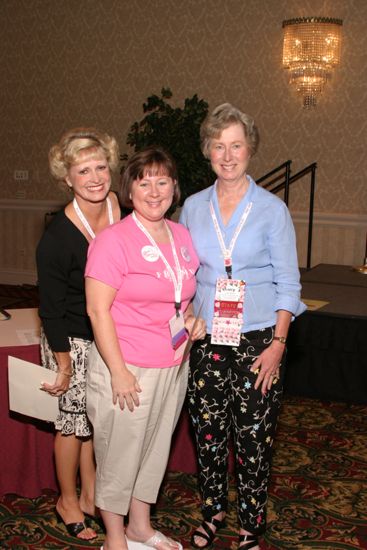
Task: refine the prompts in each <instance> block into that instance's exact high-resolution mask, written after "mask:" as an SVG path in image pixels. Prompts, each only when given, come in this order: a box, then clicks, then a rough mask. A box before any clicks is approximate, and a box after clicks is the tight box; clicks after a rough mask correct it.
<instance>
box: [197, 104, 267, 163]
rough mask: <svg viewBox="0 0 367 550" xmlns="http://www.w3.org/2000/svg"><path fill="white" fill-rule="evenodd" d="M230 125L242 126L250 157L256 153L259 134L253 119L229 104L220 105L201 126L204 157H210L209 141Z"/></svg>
mask: <svg viewBox="0 0 367 550" xmlns="http://www.w3.org/2000/svg"><path fill="white" fill-rule="evenodd" d="M232 124H242V126H243V131H244V133H245V136H246V141H247V144H248V146H249V148H250V152H251V156H252V155H254V154H255V153H256V151H257V148H258V145H259V132H258V130H257V127H256V126H255V122H254V119H253V118H252V117H251V116H249V115H247V114H246V113H243V112H242V111H240V110H239V109H237V107H234V106H233V105H231V104H230V103H222V105H218V107H216V108H215V109H214V111H213V112H212V113H210V114H209V115H208V116H207V117H206V119H205V120H204V122H203V123H202V125H201V128H200V138H201V150H202V152H203V155H204V157H206V158H209V157H210V144H211V140H212V139H213V138H214V139H215V138H218V137H219V136H220V134H221V133H222V131H223V130H225V129H226V128H228V127H229V126H231V125H232Z"/></svg>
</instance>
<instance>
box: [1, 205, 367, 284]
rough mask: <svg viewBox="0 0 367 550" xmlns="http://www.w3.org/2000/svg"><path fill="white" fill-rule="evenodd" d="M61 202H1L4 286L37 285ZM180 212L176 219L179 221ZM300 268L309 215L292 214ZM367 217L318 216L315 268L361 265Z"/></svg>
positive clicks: (351, 215) (303, 261)
mask: <svg viewBox="0 0 367 550" xmlns="http://www.w3.org/2000/svg"><path fill="white" fill-rule="evenodd" d="M64 204H65V201H61V200H27V199H0V211H1V216H0V234H1V235H2V239H1V240H0V283H2V284H35V283H36V281H37V271H36V265H35V258H34V256H35V249H36V246H37V243H38V241H39V239H40V237H41V235H42V232H43V227H44V217H45V214H46V213H47V212H52V211H55V210H60V208H62V207H63V206H64ZM178 215H179V212H177V211H176V213H175V215H174V218H175V219H177V218H178ZM291 215H292V218H293V222H294V226H295V230H296V235H297V250H298V260H299V265H300V267H305V266H306V259H307V230H308V212H304V211H302V212H301V211H292V212H291ZM366 230H367V215H366V214H342V213H331V212H324V213H323V212H315V213H314V225H313V238H312V257H311V266H315V265H317V264H319V263H329V264H339V265H360V264H361V263H362V261H363V259H364V253H365V245H366Z"/></svg>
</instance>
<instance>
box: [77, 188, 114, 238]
mask: <svg viewBox="0 0 367 550" xmlns="http://www.w3.org/2000/svg"><path fill="white" fill-rule="evenodd" d="M106 203H107V211H108V221H109V222H110V225H112V224H113V213H112V204H111V201H110V199H109V197H107V198H106ZM73 207H74V210H75V212H76V214H77V216H78V218H79V219H80V221H81V222H82V224H83V225H84V227H85V229H86V230H87V232H88V234H89V235H90V236H91V237H92V239H94V238H95V236H96V235H95V233H94V231H93V229H92V228H91V226H90V225H89V223H88V220H87V218H86V217H85V216H84V214H83V212H82V211H81V210H80V208H79V204H78V202H77V200H76V199H74V200H73Z"/></svg>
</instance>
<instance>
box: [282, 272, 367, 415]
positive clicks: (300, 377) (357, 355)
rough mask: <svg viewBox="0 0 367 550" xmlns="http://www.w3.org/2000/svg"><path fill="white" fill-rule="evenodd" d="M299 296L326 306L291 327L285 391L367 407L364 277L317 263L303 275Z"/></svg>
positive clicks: (366, 290) (366, 296)
mask: <svg viewBox="0 0 367 550" xmlns="http://www.w3.org/2000/svg"><path fill="white" fill-rule="evenodd" d="M301 281H302V298H304V299H312V300H322V301H325V302H328V303H327V304H326V305H324V306H323V307H321V308H320V309H318V310H315V311H307V312H305V313H304V314H303V315H301V316H300V317H298V318H297V319H296V320H295V321H294V322H293V323H292V326H291V328H290V332H289V339H288V342H289V345H288V361H287V365H288V367H287V373H286V378H285V392H286V393H289V394H292V395H301V396H305V397H313V398H317V399H324V400H331V401H345V402H348V403H359V404H366V403H367V275H363V274H361V273H357V272H355V271H353V270H352V268H351V267H349V266H339V265H331V264H330V265H329V264H320V265H318V266H316V267H315V268H313V269H312V270H310V271H306V272H303V273H302V277H301Z"/></svg>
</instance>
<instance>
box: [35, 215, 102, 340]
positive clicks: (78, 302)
mask: <svg viewBox="0 0 367 550" xmlns="http://www.w3.org/2000/svg"><path fill="white" fill-rule="evenodd" d="M88 244H89V243H88V241H87V239H86V238H85V237H84V235H83V233H81V231H79V229H78V228H77V227H76V226H75V225H74V224H73V223H72V222H71V221H70V220H69V218H68V217H67V216H66V215H65V212H64V210H61V211H60V212H58V213H57V214H56V216H55V217H54V219H53V220H52V222H51V223H50V225H49V226H48V227H47V229H46V230H45V232H44V234H43V236H42V238H41V240H40V242H39V244H38V246H37V251H36V260H37V271H38V284H39V297H40V307H39V315H40V317H41V319H42V325H43V330H44V331H45V334H46V336H47V340H48V342H49V344H50V346H51V349H52V350H53V351H70V345H69V339H68V337H69V336H73V337H76V338H83V339H85V340H92V339H93V333H92V327H91V324H90V321H89V317H88V315H87V310H86V300H85V287H84V270H85V264H86V261H87V252H88Z"/></svg>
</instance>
